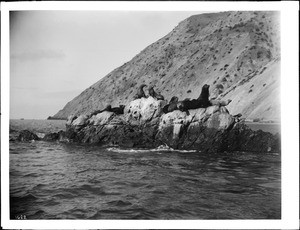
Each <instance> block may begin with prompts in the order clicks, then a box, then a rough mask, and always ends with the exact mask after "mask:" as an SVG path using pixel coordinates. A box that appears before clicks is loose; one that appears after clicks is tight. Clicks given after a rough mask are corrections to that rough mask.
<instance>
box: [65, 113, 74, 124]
mask: <svg viewBox="0 0 300 230" xmlns="http://www.w3.org/2000/svg"><path fill="white" fill-rule="evenodd" d="M75 118H76V116H75V115H70V116H68V119H67V122H66V125H71V124H72V122H73V121H74V119H75Z"/></svg>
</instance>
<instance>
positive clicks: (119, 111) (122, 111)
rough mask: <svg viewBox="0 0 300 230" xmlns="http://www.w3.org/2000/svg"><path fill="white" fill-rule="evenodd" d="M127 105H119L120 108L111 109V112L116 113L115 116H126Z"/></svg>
mask: <svg viewBox="0 0 300 230" xmlns="http://www.w3.org/2000/svg"><path fill="white" fill-rule="evenodd" d="M124 108H125V105H119V107H113V108H110V110H109V111H110V112H114V113H115V114H118V115H119V114H124Z"/></svg>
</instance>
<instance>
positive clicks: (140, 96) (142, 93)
mask: <svg viewBox="0 0 300 230" xmlns="http://www.w3.org/2000/svg"><path fill="white" fill-rule="evenodd" d="M146 86H147V85H145V84H142V85H140V87H139V89H138V92H137V93H136V95H135V96H134V97H133V99H134V100H136V99H140V98H142V97H145V98H146V95H145V92H144V87H146Z"/></svg>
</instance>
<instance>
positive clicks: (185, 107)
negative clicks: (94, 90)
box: [90, 84, 231, 116]
mask: <svg viewBox="0 0 300 230" xmlns="http://www.w3.org/2000/svg"><path fill="white" fill-rule="evenodd" d="M146 86H147V85H145V84H142V85H140V87H139V88H138V91H137V93H136V95H135V96H134V97H133V99H134V100H136V99H140V98H143V97H144V98H147V96H146V94H145V92H144V88H145V87H146ZM148 93H149V96H151V97H153V98H155V99H157V100H164V96H162V95H161V94H160V93H157V92H155V91H154V87H153V86H150V87H149V88H148ZM230 102H231V100H227V101H226V102H225V101H216V100H209V85H207V84H205V85H203V86H202V90H201V93H200V95H199V97H198V98H197V99H192V100H191V99H189V98H186V99H184V100H183V101H179V100H178V97H176V96H173V97H172V98H171V100H170V102H169V103H168V104H167V105H165V106H164V107H163V112H164V113H170V112H173V111H174V110H180V111H182V112H186V113H188V111H189V110H190V109H198V108H207V107H209V106H212V105H219V106H226V105H228V104H229V103H230ZM124 108H125V105H119V107H113V108H112V107H111V105H107V106H106V107H105V109H102V110H97V111H95V112H93V113H92V114H90V116H93V115H96V114H98V113H102V112H104V111H108V112H114V113H115V114H124Z"/></svg>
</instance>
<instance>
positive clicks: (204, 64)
mask: <svg viewBox="0 0 300 230" xmlns="http://www.w3.org/2000/svg"><path fill="white" fill-rule="evenodd" d="M279 29H280V28H279V14H278V13H276V12H265V11H261V12H257V11H256V12H255V11H251V12H222V13H209V14H200V15H194V16H192V17H189V18H187V19H186V20H184V21H182V22H181V23H179V25H178V26H177V27H175V28H174V29H173V30H172V31H171V32H170V33H169V34H167V35H166V36H164V37H163V38H161V39H160V40H158V41H157V42H155V43H153V44H151V45H150V46H148V47H146V48H145V49H144V50H142V51H141V52H140V53H139V54H137V55H136V56H135V57H133V59H132V60H130V61H129V62H127V63H125V64H124V65H122V66H120V67H119V68H117V69H115V70H113V71H112V72H111V73H109V74H108V75H106V76H105V77H103V78H102V76H99V77H100V78H101V80H99V81H98V82H96V83H95V84H94V85H92V86H91V87H89V88H87V89H85V90H84V91H83V92H82V93H81V94H80V95H78V96H77V97H75V98H74V99H73V100H72V101H70V102H68V103H67V104H66V106H65V107H64V108H63V109H62V110H60V111H59V112H58V113H57V114H56V115H55V116H54V117H55V118H66V117H68V116H69V115H71V114H73V115H79V114H90V113H91V112H93V111H95V110H97V109H103V108H104V107H105V106H106V105H107V104H111V105H112V106H118V105H119V104H128V103H129V102H130V101H132V100H133V97H134V95H135V93H136V90H137V88H138V87H139V85H141V84H143V83H144V84H146V85H148V86H150V85H152V86H155V87H154V89H155V90H156V91H157V92H160V93H161V94H162V95H164V97H165V99H167V100H170V98H171V97H172V96H174V95H175V96H178V97H179V99H180V100H182V99H184V98H196V97H198V96H199V94H200V90H201V87H202V85H203V84H209V85H210V96H211V98H213V97H217V98H218V99H222V100H223V99H224V100H226V99H229V98H230V99H232V102H231V103H230V105H228V107H227V108H228V110H229V111H230V113H231V114H235V113H242V114H243V117H245V118H248V119H254V118H259V119H264V120H280V110H279V109H280V101H279V95H280V91H279V88H280V87H279V86H280V82H279V81H280V38H279V35H280V33H279ZM146 92H147V90H146Z"/></svg>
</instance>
